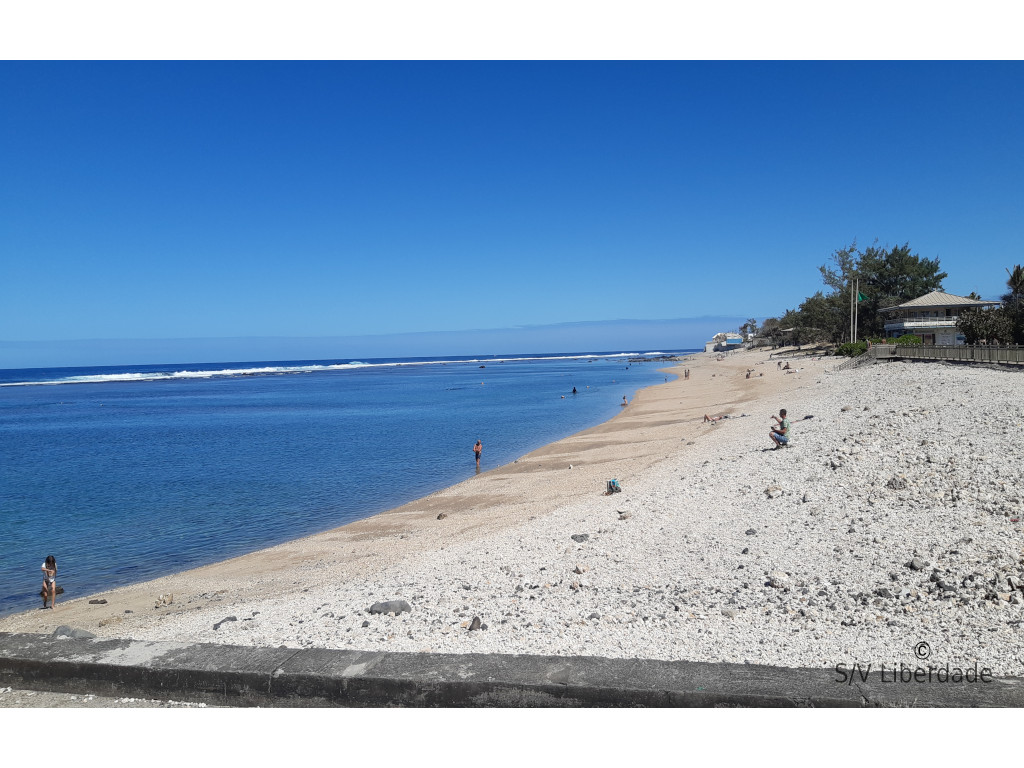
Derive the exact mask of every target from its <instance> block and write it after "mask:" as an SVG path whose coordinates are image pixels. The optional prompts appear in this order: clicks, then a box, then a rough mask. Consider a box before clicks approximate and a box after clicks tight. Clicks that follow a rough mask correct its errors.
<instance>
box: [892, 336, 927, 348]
mask: <svg viewBox="0 0 1024 768" xmlns="http://www.w3.org/2000/svg"><path fill="white" fill-rule="evenodd" d="M921 341H922V339H921V337H920V336H915V335H914V334H912V333H905V334H903V335H902V336H900V337H899V338H898V339H896V343H897V344H899V345H900V346H901V347H912V346H914V345H915V344H920V343H921Z"/></svg>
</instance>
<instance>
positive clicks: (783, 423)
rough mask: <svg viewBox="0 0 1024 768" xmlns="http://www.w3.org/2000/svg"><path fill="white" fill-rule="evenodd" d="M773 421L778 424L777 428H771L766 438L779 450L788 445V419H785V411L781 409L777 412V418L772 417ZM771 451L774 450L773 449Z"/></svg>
mask: <svg viewBox="0 0 1024 768" xmlns="http://www.w3.org/2000/svg"><path fill="white" fill-rule="evenodd" d="M772 418H773V419H775V421H776V422H777V423H778V426H777V427H772V428H771V431H770V432H768V437H770V438H771V439H772V442H774V443H775V448H781V447H782V446H784V445H787V444H788V443H789V419H787V418H786V409H785V408H783V409H782V410H781V411H779V415H778V416H772ZM772 450H775V449H774V448H773V449H772Z"/></svg>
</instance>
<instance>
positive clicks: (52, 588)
mask: <svg viewBox="0 0 1024 768" xmlns="http://www.w3.org/2000/svg"><path fill="white" fill-rule="evenodd" d="M42 569H43V608H46V601H47V600H49V601H50V610H53V607H54V605H56V603H57V560H56V559H55V558H54V556H53V555H47V556H46V562H44V563H43V565H42Z"/></svg>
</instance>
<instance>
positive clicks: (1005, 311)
mask: <svg viewBox="0 0 1024 768" xmlns="http://www.w3.org/2000/svg"><path fill="white" fill-rule="evenodd" d="M818 269H819V271H820V272H821V279H822V282H823V283H824V284H825V288H826V290H824V291H817V292H816V293H815V294H814V295H813V296H808V297H807V298H806V299H804V300H803V302H801V303H800V304H799V306H797V307H796V308H795V309H788V310H786V312H785V313H783V315H782V316H781V317H770V318H768V319H766V320H765V321H764V322H763V323H762V324H761V326H760V328H758V326H757V323H756V321H755V320H754V319H753V318H751V319H750V320H747V322H746V323H744V324H743V325H742V326H740V333H743V334H746V333H757V335H758V337H759V338H761V339H762V340H764V341H765V342H767V343H772V344H782V343H790V344H811V343H828V344H836V345H840V344H843V343H844V342H845V343H851V342H857V341H858V340H867V339H871V340H885V314H886V313H884V312H882V310H883V309H887V308H889V307H894V306H897V305H898V304H903V303H904V302H907V301H910V300H911V299H916V298H918V297H920V296H924V295H925V294H926V293H930V292H932V291H942V290H943V288H942V281H943V280H945V279H946V278H947V277H949V275H948V274H947V273H945V272H943V271H941V267H940V265H939V260H938V259H937V258H936V259H927V258H922V257H921V256H919V255H918V254H916V253H912V252H911V249H910V244H909V243H904V244H903V245H901V246H894V247H891V248H890V247H880V246H878V244H877V241H876V243H875V244H873V245H871V246H870V247H869V248H866V249H860V248H858V247H857V243H856V241H854V242H853V243H851V244H850V245H849V246H847V247H845V248H841V249H839V250H837V251H834V252H833V253H832V255H831V256H830V258H829V261H828V262H827V263H825V264H823V265H821V266H820V267H819V268H818ZM1006 272H1007V274H1008V275H1009V279H1008V280H1007V281H1006V285H1007V287H1008V288H1009V289H1010V290H1009V292H1008V293H1006V294H1004V295H1003V296H1001V297H1000V300H1001V301H1002V305H1001V306H1000V307H998V308H994V309H969V310H965V311H962V312H960V315H959V320H958V321H957V328H958V329H959V330H960V332H961V333H963V334H964V336H965V338H966V340H967V343H968V344H975V343H978V342H979V341H989V342H992V341H998V342H1001V343H1017V344H1024V301H1022V300H1021V299H1022V298H1024V269H1022V268H1021V265H1019V264H1017V265H1015V266H1014V268H1013V269H1012V270H1011V269H1009V268H1007V270H1006ZM855 293H856V295H854V294H855ZM969 298H972V299H979V300H980V299H981V297H980V296H978V295H977V294H975V293H973V292H972V293H971V294H970V296H969ZM853 306H856V315H857V322H856V327H857V332H856V336H857V338H856V339H853V338H852V337H851V332H852V329H851V327H850V326H851V323H850V314H851V307H853ZM918 342H919V339H918Z"/></svg>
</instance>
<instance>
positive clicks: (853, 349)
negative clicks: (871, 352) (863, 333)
mask: <svg viewBox="0 0 1024 768" xmlns="http://www.w3.org/2000/svg"><path fill="white" fill-rule="evenodd" d="M867 351H868V343H867V342H866V341H856V342H853V343H852V344H851V343H850V342H846V343H845V344H840V345H839V346H838V347H837V348H836V354H837V355H845V356H846V357H859V356H860V355H863V354H864V353H865V352H867Z"/></svg>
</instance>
